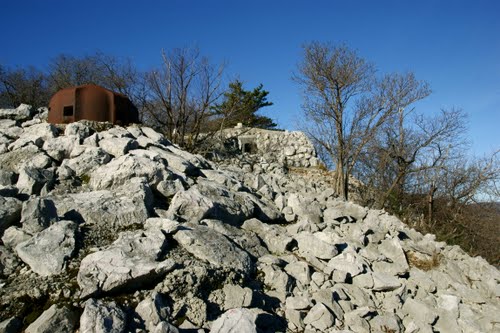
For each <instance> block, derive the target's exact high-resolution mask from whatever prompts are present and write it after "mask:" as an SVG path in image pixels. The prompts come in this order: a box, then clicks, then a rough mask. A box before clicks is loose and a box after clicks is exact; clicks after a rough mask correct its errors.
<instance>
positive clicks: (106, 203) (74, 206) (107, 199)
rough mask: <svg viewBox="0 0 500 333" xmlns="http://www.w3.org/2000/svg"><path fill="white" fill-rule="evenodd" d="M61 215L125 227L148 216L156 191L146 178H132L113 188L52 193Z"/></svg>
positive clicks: (72, 218) (86, 221) (82, 220)
mask: <svg viewBox="0 0 500 333" xmlns="http://www.w3.org/2000/svg"><path fill="white" fill-rule="evenodd" d="M51 199H52V200H53V201H54V203H55V205H56V208H57V212H58V215H59V216H64V218H65V219H69V220H74V221H78V222H85V223H87V224H90V225H104V226H108V227H118V226H120V227H124V226H131V225H134V224H142V223H144V221H146V219H147V218H148V217H149V210H150V208H151V204H152V200H153V194H152V192H151V189H150V188H149V186H148V184H146V183H145V180H144V179H141V178H132V179H130V180H129V181H128V182H127V184H125V185H123V186H121V187H119V188H117V189H115V190H114V191H108V190H101V191H90V192H80V193H72V194H67V195H57V196H53V197H51Z"/></svg>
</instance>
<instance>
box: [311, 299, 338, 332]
mask: <svg viewBox="0 0 500 333" xmlns="http://www.w3.org/2000/svg"><path fill="white" fill-rule="evenodd" d="M304 324H306V325H311V326H312V327H314V328H316V329H318V330H320V331H325V330H327V329H329V328H330V327H332V326H333V325H334V324H335V317H334V316H333V315H332V314H331V313H330V311H328V308H327V307H326V306H325V305H324V304H322V303H316V305H315V306H313V307H312V309H311V310H309V312H308V313H307V315H306V317H305V318H304Z"/></svg>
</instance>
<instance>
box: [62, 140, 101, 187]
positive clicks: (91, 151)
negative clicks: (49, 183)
mask: <svg viewBox="0 0 500 333" xmlns="http://www.w3.org/2000/svg"><path fill="white" fill-rule="evenodd" d="M110 160H111V156H109V154H108V153H106V152H105V151H104V150H103V149H101V148H99V147H92V146H77V147H75V148H74V149H73V150H72V152H71V155H70V158H69V159H65V160H64V161H63V162H62V164H61V166H66V167H68V168H70V169H72V170H73V171H74V172H75V174H76V175H77V176H78V177H82V176H84V175H85V176H87V177H89V178H90V174H91V173H92V171H94V170H95V169H97V168H98V167H99V166H101V165H103V164H106V163H108V162H109V161H110ZM87 181H88V180H87Z"/></svg>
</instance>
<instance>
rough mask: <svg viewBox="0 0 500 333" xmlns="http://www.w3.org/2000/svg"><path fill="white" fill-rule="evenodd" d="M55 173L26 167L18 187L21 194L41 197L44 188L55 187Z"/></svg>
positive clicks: (21, 174)
mask: <svg viewBox="0 0 500 333" xmlns="http://www.w3.org/2000/svg"><path fill="white" fill-rule="evenodd" d="M53 182H54V172H53V171H52V170H47V169H38V168H31V167H25V168H23V169H22V170H21V171H20V173H19V179H18V180H17V184H16V187H17V188H18V189H19V192H20V193H25V194H28V195H32V194H35V195H39V194H40V192H41V191H42V188H43V187H44V186H46V185H47V186H49V187H51V186H53Z"/></svg>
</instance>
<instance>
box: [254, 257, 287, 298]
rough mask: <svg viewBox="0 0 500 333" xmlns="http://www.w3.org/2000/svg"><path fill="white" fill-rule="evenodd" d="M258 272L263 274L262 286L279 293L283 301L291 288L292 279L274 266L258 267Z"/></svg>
mask: <svg viewBox="0 0 500 333" xmlns="http://www.w3.org/2000/svg"><path fill="white" fill-rule="evenodd" d="M259 270H260V271H261V272H262V273H264V284H265V285H266V286H267V287H268V288H270V289H273V290H275V291H277V292H278V293H279V295H277V296H281V297H282V298H283V301H284V300H285V297H286V295H287V294H288V293H289V292H290V291H291V290H292V288H293V279H292V278H291V277H290V275H288V274H287V273H285V272H283V270H282V269H281V268H280V267H278V266H276V265H265V264H264V265H259Z"/></svg>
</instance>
